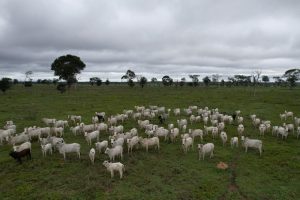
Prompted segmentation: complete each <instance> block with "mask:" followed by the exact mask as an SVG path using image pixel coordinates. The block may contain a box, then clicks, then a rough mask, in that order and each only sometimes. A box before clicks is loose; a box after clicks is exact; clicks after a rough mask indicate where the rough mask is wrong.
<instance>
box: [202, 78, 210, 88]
mask: <svg viewBox="0 0 300 200" xmlns="http://www.w3.org/2000/svg"><path fill="white" fill-rule="evenodd" d="M203 82H204V84H205V86H208V85H209V83H210V82H211V80H210V78H209V77H208V76H205V77H204V78H203Z"/></svg>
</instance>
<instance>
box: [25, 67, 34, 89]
mask: <svg viewBox="0 0 300 200" xmlns="http://www.w3.org/2000/svg"><path fill="white" fill-rule="evenodd" d="M32 74H33V72H32V71H27V72H25V81H24V86H25V87H31V86H32V78H31V76H32Z"/></svg>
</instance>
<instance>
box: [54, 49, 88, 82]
mask: <svg viewBox="0 0 300 200" xmlns="http://www.w3.org/2000/svg"><path fill="white" fill-rule="evenodd" d="M84 68H85V64H84V63H83V62H82V61H81V60H80V58H79V57H77V56H74V55H70V54H68V55H65V56H60V57H59V58H56V59H55V60H54V62H53V63H52V64H51V70H53V71H54V75H55V76H59V79H63V80H65V81H67V85H68V87H70V86H71V85H72V84H74V83H76V82H77V79H76V75H77V74H79V73H80V71H81V70H83V69H84Z"/></svg>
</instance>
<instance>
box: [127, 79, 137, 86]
mask: <svg viewBox="0 0 300 200" xmlns="http://www.w3.org/2000/svg"><path fill="white" fill-rule="evenodd" d="M127 84H128V85H129V87H133V86H134V85H135V84H134V82H133V80H132V79H129V80H128V82H127Z"/></svg>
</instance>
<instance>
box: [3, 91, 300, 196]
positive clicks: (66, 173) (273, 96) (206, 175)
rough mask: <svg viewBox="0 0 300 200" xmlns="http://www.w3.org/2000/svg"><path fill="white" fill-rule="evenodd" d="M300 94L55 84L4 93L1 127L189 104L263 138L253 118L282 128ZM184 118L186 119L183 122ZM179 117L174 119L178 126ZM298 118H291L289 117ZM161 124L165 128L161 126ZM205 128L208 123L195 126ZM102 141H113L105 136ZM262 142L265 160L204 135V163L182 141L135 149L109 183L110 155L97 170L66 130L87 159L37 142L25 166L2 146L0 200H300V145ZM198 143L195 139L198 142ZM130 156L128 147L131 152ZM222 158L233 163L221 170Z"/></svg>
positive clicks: (299, 104) (299, 108)
mask: <svg viewBox="0 0 300 200" xmlns="http://www.w3.org/2000/svg"><path fill="white" fill-rule="evenodd" d="M299 99H300V92H299V89H296V90H289V89H286V88H259V89H258V90H257V92H256V96H255V97H254V96H253V89H252V88H191V87H184V88H175V87H173V88H165V87H146V88H144V89H141V88H138V87H136V88H128V87H125V86H109V87H106V86H101V87H90V86H87V85H80V86H79V87H78V89H77V90H76V91H70V92H67V93H65V94H59V93H57V91H56V90H55V89H54V86H37V85H35V86H34V87H33V88H22V87H15V88H13V89H12V90H10V91H8V92H7V94H5V95H3V94H0V105H1V106H0V122H1V123H4V122H5V121H6V120H13V121H14V122H15V123H16V125H17V127H18V128H17V129H18V131H17V132H21V131H22V130H23V128H24V127H26V126H32V125H37V126H43V124H42V122H41V118H42V117H49V118H52V117H53V118H56V119H66V117H67V115H68V114H78V115H82V116H83V121H84V122H85V123H90V122H91V116H92V115H93V114H94V112H95V111H99V112H100V111H105V112H106V113H107V114H108V115H110V114H116V113H121V112H122V110H123V109H133V107H134V106H135V105H163V106H166V107H167V108H175V107H180V108H185V107H187V106H189V105H198V106H200V107H204V106H208V107H210V108H216V107H218V108H219V110H220V111H224V112H228V113H232V112H233V111H234V110H238V109H240V110H241V111H242V115H243V116H244V118H245V123H244V125H245V127H246V129H245V132H246V134H247V135H248V136H250V137H251V138H258V137H259V136H258V131H257V130H255V129H254V128H253V127H252V126H251V124H250V119H249V117H248V116H249V114H252V113H255V114H257V115H258V116H259V117H260V118H262V119H268V120H271V121H272V124H273V125H280V124H281V123H282V122H281V121H280V119H279V113H282V112H284V110H291V111H293V112H294V113H295V114H296V116H300V101H299ZM184 117H185V116H181V118H184ZM175 120H176V118H175V117H174V116H173V115H172V116H171V117H170V119H169V120H168V122H173V123H175ZM288 121H291V120H288ZM155 123H158V122H157V121H155ZM124 126H125V130H128V129H130V128H132V127H137V124H136V122H134V121H133V120H129V121H126V122H125V123H124ZM190 127H191V128H196V127H198V128H203V124H202V123H201V124H197V125H192V126H190ZM236 127H237V126H236V124H234V125H229V126H227V127H226V132H227V134H228V135H229V138H230V137H231V136H234V135H236V134H237V131H236ZM101 138H102V139H104V138H107V135H105V134H104V133H103V134H102V135H101ZM261 139H262V140H263V145H264V152H263V156H262V157H259V154H258V152H257V151H255V150H249V151H248V154H245V152H244V149H243V148H242V147H239V148H238V149H231V148H230V146H229V145H227V146H226V147H222V145H221V141H220V139H219V138H218V139H215V140H212V139H211V137H205V138H204V142H205V143H206V142H213V143H214V144H215V157H214V158H213V159H206V160H205V161H199V160H198V159H197V156H198V153H197V150H196V148H195V149H194V150H193V151H190V152H188V154H187V155H184V154H183V153H182V151H181V149H180V147H181V141H177V142H176V143H175V144H171V143H168V142H163V141H161V151H160V152H159V153H158V152H156V151H155V150H153V149H151V150H150V152H149V153H148V154H147V153H145V152H144V150H136V151H135V152H134V154H133V155H130V156H129V155H128V154H127V153H125V157H124V161H123V163H124V164H125V166H126V172H125V176H124V179H123V180H119V178H118V175H117V176H116V177H115V178H114V179H110V174H109V173H108V172H107V171H106V169H105V168H104V166H102V162H103V161H104V160H106V159H107V156H106V155H103V154H101V155H99V154H97V158H96V163H95V165H94V166H92V165H90V163H89V160H88V152H89V149H90V147H89V146H88V145H87V143H86V141H85V140H84V138H83V136H77V137H75V136H73V135H71V134H70V132H69V130H67V131H66V134H65V141H66V142H68V143H70V142H78V143H80V144H81V146H82V148H81V152H82V159H81V160H78V159H77V158H76V156H75V155H68V156H67V158H68V159H67V161H65V162H64V161H63V157H62V155H60V154H58V153H57V152H56V153H54V155H53V156H48V157H47V158H43V157H42V153H41V150H40V147H39V144H38V143H37V142H34V143H33V159H32V160H31V161H26V162H24V163H23V164H22V165H18V164H17V163H16V162H15V161H14V160H12V158H10V157H9V156H8V152H9V151H10V149H11V146H9V145H3V146H0V199H272V200H274V199H299V197H300V189H299V188H300V170H299V169H300V140H299V141H297V140H296V139H295V137H294V136H291V137H289V138H288V139H287V141H282V140H281V139H277V138H275V137H272V136H271V135H270V134H267V135H266V136H265V137H264V138H261ZM197 143H199V141H196V143H195V146H196V144H197ZM126 152H127V149H126ZM220 161H223V162H226V163H228V164H229V169H228V170H225V171H223V170H219V169H217V168H216V164H217V163H218V162H220Z"/></svg>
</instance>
